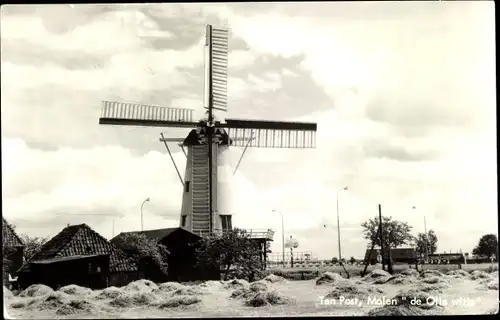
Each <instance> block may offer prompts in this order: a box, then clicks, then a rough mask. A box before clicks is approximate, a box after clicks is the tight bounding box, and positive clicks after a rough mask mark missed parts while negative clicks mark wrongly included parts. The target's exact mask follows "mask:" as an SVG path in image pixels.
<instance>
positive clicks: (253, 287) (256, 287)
mask: <svg viewBox="0 0 500 320" xmlns="http://www.w3.org/2000/svg"><path fill="white" fill-rule="evenodd" d="M249 289H250V291H254V292H258V291H266V290H267V289H268V286H267V284H266V283H265V282H264V281H262V280H259V281H255V282H252V283H250V287H249Z"/></svg>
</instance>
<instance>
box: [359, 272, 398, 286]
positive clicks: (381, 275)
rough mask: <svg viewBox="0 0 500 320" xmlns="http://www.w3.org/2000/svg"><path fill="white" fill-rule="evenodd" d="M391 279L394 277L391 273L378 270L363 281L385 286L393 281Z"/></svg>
mask: <svg viewBox="0 0 500 320" xmlns="http://www.w3.org/2000/svg"><path fill="white" fill-rule="evenodd" d="M391 278H392V275H391V274H390V273H389V272H387V271H384V270H378V269H377V270H373V271H372V272H370V273H369V274H367V275H366V276H364V277H363V279H362V280H363V281H364V282H369V283H372V284H383V283H386V282H387V281H389V280H391Z"/></svg>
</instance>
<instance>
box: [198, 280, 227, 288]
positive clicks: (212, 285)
mask: <svg viewBox="0 0 500 320" xmlns="http://www.w3.org/2000/svg"><path fill="white" fill-rule="evenodd" d="M223 284H224V283H223V282H222V281H215V280H209V281H205V282H203V283H200V287H202V288H220V287H222V285H223Z"/></svg>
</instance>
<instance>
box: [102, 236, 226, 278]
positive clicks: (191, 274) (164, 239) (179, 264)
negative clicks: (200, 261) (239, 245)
mask: <svg viewBox="0 0 500 320" xmlns="http://www.w3.org/2000/svg"><path fill="white" fill-rule="evenodd" d="M131 234H143V235H145V236H146V237H147V238H149V239H153V240H155V241H158V242H159V243H161V244H163V245H164V246H165V247H166V248H167V250H168V251H169V255H168V258H167V263H168V272H167V274H164V273H162V272H161V271H160V270H159V268H155V267H154V266H151V264H150V265H149V267H147V266H146V265H145V264H144V263H141V264H140V265H139V269H140V270H141V271H143V272H144V276H145V278H146V279H149V280H152V281H155V282H165V281H194V280H219V278H220V274H219V270H212V271H209V270H207V268H197V267H196V266H195V265H196V255H195V253H196V244H197V243H198V241H199V240H200V239H201V237H200V236H198V235H196V234H194V233H192V232H189V231H187V230H186V229H183V228H166V229H156V230H146V231H140V232H122V233H120V234H119V235H117V236H116V237H114V238H113V239H111V243H112V244H113V245H115V246H116V247H118V248H120V249H121V250H123V251H125V252H127V253H128V254H129V256H133V255H134V254H135V253H136V252H137V251H136V248H134V247H133V246H131V244H130V243H129V242H127V236H128V235H131Z"/></svg>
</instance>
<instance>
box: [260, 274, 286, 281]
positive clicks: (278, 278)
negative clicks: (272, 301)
mask: <svg viewBox="0 0 500 320" xmlns="http://www.w3.org/2000/svg"><path fill="white" fill-rule="evenodd" d="M263 280H265V281H267V282H271V283H275V282H287V280H286V279H285V278H283V277H280V276H277V275H274V274H270V275H268V276H267V277H265V278H264V279H263Z"/></svg>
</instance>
